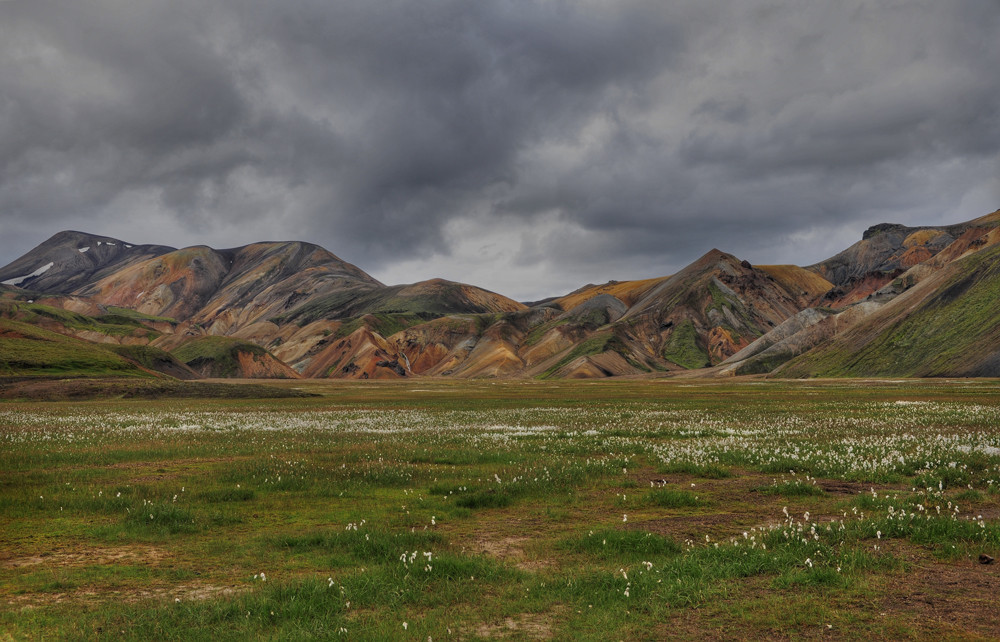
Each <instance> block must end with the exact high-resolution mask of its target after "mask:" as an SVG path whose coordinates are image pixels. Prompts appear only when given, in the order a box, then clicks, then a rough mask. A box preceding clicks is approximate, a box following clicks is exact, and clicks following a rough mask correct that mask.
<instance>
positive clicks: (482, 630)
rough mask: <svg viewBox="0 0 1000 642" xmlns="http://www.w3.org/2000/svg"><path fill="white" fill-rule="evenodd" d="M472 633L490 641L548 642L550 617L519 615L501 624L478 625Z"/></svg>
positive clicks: (535, 614)
mask: <svg viewBox="0 0 1000 642" xmlns="http://www.w3.org/2000/svg"><path fill="white" fill-rule="evenodd" d="M474 632H475V634H476V636H478V637H481V638H490V639H501V640H502V639H507V638H515V639H518V640H550V639H552V637H553V631H552V615H551V614H548V613H520V614H518V615H515V616H512V617H506V618H504V619H503V621H501V622H487V623H484V624H480V625H479V626H477V627H476V628H475V630H474Z"/></svg>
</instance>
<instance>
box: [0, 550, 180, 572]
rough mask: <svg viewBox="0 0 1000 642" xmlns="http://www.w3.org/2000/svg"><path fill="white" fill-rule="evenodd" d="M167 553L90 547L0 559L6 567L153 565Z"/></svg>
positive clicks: (164, 557) (0, 562) (162, 551)
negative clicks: (127, 563)
mask: <svg viewBox="0 0 1000 642" xmlns="http://www.w3.org/2000/svg"><path fill="white" fill-rule="evenodd" d="M169 555H170V554H169V553H167V552H166V551H164V550H163V549H159V548H155V547H151V546H150V547H136V548H90V549H87V550H84V551H55V552H52V553H42V554H41V555H25V556H22V557H13V558H8V559H4V560H2V561H0V564H2V565H3V566H4V567H6V568H23V567H30V566H44V567H54V568H61V567H66V566H93V565H98V564H120V563H124V562H142V563H144V564H148V565H155V564H157V563H159V562H160V561H161V560H163V559H166V558H167V557H169Z"/></svg>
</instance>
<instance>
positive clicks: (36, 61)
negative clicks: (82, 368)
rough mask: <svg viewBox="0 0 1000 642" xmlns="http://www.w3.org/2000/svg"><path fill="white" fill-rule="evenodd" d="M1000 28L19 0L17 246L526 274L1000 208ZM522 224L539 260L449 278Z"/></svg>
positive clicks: (602, 270)
mask: <svg viewBox="0 0 1000 642" xmlns="http://www.w3.org/2000/svg"><path fill="white" fill-rule="evenodd" d="M997 33H1000V4H998V3H997V2H996V0H956V1H952V2H931V1H927V2H919V1H908V2H900V1H893V0H884V1H873V2H837V3H798V2H765V1H760V0H748V1H746V2H740V3H729V2H706V1H704V0H698V1H695V0H690V1H687V2H683V1H682V2H671V3H663V2H660V1H641V0H622V1H619V2H614V3H607V2H597V1H592V2H561V1H558V0H535V1H513V0H510V1H507V2H504V1H497V2H458V1H448V0H441V1H438V2H390V1H387V0H377V1H372V2H330V1H328V0H324V1H319V0H288V1H285V2H280V3H275V2H247V1H242V0H241V1H239V2H237V1H236V0H231V1H230V0H216V1H214V2H204V0H202V1H191V0H175V1H172V2H163V1H162V0H161V1H157V2H151V1H143V0H131V1H129V2H122V1H119V0H103V1H101V0H72V1H70V0H67V1H65V2H50V1H47V0H8V1H4V2H0V168H2V169H0V261H2V262H6V261H8V260H10V259H12V258H14V256H15V255H16V254H18V253H19V252H21V251H24V250H26V249H27V248H28V247H30V246H31V245H32V244H34V243H37V242H39V241H41V240H42V239H43V238H45V237H46V236H48V235H49V234H51V233H53V232H55V231H57V230H58V229H64V228H75V229H85V230H93V231H98V232H102V233H107V234H117V235H119V236H123V237H127V238H129V239H132V240H135V241H137V242H167V243H172V244H176V245H184V244H190V243H197V242H204V243H210V244H213V245H216V246H225V245H235V244H238V243H244V242H249V241H253V240H260V239H264V238H286V239H290V238H295V239H306V240H311V241H315V242H318V243H321V244H323V245H325V246H327V247H328V248H329V249H331V250H333V251H334V252H336V253H338V254H340V255H342V256H343V257H344V258H347V259H349V260H352V261H354V262H356V263H358V264H359V265H360V266H361V267H363V268H364V269H366V270H369V271H372V272H374V273H376V275H378V274H379V271H380V270H383V271H386V272H387V273H392V269H393V266H398V265H401V264H403V263H404V262H405V263H406V265H407V266H409V267H408V268H407V270H408V272H413V271H414V270H416V271H417V272H419V271H420V269H421V268H420V266H421V265H423V266H424V268H423V269H427V270H431V269H435V270H438V271H442V270H443V271H444V272H445V273H444V274H442V276H447V277H450V278H462V279H464V280H469V281H474V282H477V283H479V284H482V285H485V286H487V287H492V288H494V289H499V290H501V291H504V292H505V293H508V294H511V295H514V296H522V297H525V298H528V297H533V296H541V295H544V294H552V293H555V291H558V288H561V287H565V286H568V285H571V284H572V287H576V285H579V284H580V282H582V281H586V280H598V279H607V278H629V277H641V276H652V275H655V274H662V273H666V272H669V271H671V270H673V269H676V268H678V267H680V266H681V265H683V264H684V263H686V262H687V261H690V260H692V259H693V258H695V257H696V256H697V255H699V254H701V253H702V252H704V251H706V250H708V249H709V248H711V247H720V248H721V249H725V250H728V251H732V252H735V253H737V254H741V255H745V256H747V257H748V258H751V260H774V261H797V262H810V261H812V260H817V259H820V258H823V252H825V251H833V250H836V249H840V248H839V247H836V243H840V242H842V241H848V242H849V241H851V240H853V239H854V238H856V236H857V234H858V233H859V232H860V230H861V229H864V227H866V226H867V225H870V224H872V223H875V222H880V221H883V220H893V221H897V222H906V223H912V224H919V223H935V222H944V221H952V220H957V218H959V217H966V218H968V217H971V216H976V215H980V214H984V213H986V212H987V211H990V210H992V209H995V208H996V207H1000V182H998V176H1000V166H998V150H1000V81H998V80H997V77H998V76H997V74H996V72H995V70H996V69H997V68H1000V39H998V38H997V37H996V34H997ZM497 221H502V222H503V225H504V226H508V227H510V228H512V229H523V230H526V231H527V234H526V235H522V236H521V238H523V239H528V240H525V241H524V242H522V243H521V244H520V245H519V246H518V247H516V248H511V252H509V253H506V254H505V255H504V256H506V257H507V259H506V260H508V261H509V262H510V265H507V266H505V265H498V266H482V267H481V268H477V267H476V266H475V265H474V263H473V264H472V265H471V267H470V266H469V265H467V266H466V267H464V268H462V270H461V271H462V272H464V273H461V274H454V273H452V274H449V273H447V271H448V267H447V266H448V261H447V259H448V257H449V256H451V255H453V254H455V253H456V252H457V249H456V248H457V247H458V246H459V245H462V244H463V243H466V244H468V243H471V242H472V241H473V240H474V239H464V238H462V237H461V234H463V233H464V234H475V233H476V231H477V230H486V229H493V230H495V229H496V223H497ZM532 226H538V229H539V230H542V229H544V233H542V232H540V233H539V234H538V235H537V238H534V239H532V238H531V233H530V230H531V227H532ZM799 238H802V239H813V240H814V241H815V240H817V239H818V240H819V241H818V246H813V247H798V246H797V245H796V243H795V242H794V239H799ZM560 239H567V241H566V242H560ZM824 239H825V241H826V242H827V243H828V244H829V245H830V247H825V246H823V242H822V241H823V240H824ZM570 240H575V241H576V242H569V241H570ZM488 241H489V239H483V243H484V244H486V243H488ZM543 241H544V242H543ZM803 245H804V244H803ZM817 252H818V253H819V254H817ZM421 261H423V262H424V263H421ZM515 264H516V267H517V268H519V269H531V268H532V266H537V267H538V269H537V270H536V273H538V276H537V278H536V279H535V280H534V282H533V283H531V284H530V285H524V286H519V285H518V284H517V283H514V282H505V281H504V280H503V279H502V277H501V276H498V274H499V273H503V272H504V268H505V267H511V268H513V267H515ZM543 268H544V269H543ZM477 270H478V271H477ZM611 270H615V272H611ZM620 270H625V271H626V273H621V272H619V271H620ZM515 272H516V270H513V269H512V270H511V271H510V273H511V274H514V273H515ZM414 276H415V277H416V278H423V277H428V276H432V274H430V273H427V274H415V275H414ZM476 278H479V279H480V280H479V281H476ZM519 278H520V277H519ZM483 279H485V281H484V280H483ZM490 279H492V281H491V280H490ZM547 288H556V290H554V291H553V290H547Z"/></svg>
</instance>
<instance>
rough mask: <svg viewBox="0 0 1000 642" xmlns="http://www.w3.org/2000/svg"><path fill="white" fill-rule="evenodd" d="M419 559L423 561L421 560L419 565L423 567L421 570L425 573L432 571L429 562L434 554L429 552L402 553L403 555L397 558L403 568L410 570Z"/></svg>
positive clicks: (432, 568)
mask: <svg viewBox="0 0 1000 642" xmlns="http://www.w3.org/2000/svg"><path fill="white" fill-rule="evenodd" d="M420 557H423V560H421V561H420V563H421V564H423V565H424V569H423V570H424V572H425V573H430V572H431V571H432V570H434V567H433V566H432V565H431V560H432V559H433V557H434V553H432V552H431V551H424V552H423V553H421V552H420V551H413V552H407V551H404V552H403V554H402V555H400V556H399V560H400V561H401V562H402V563H403V566H404V567H405V568H410V567H412V566H414V565H415V564H416V563H417V560H418V558H420Z"/></svg>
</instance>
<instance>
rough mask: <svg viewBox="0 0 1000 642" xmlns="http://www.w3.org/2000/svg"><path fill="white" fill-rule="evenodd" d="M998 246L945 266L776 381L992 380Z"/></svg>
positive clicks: (999, 354) (998, 327)
mask: <svg viewBox="0 0 1000 642" xmlns="http://www.w3.org/2000/svg"><path fill="white" fill-rule="evenodd" d="M998 302H1000V246H994V247H991V248H986V249H984V250H982V251H980V252H976V253H974V254H972V255H969V256H965V257H963V258H960V259H957V260H955V261H953V262H952V263H950V264H949V265H948V266H946V267H945V268H943V269H941V270H940V271H939V272H937V273H936V274H934V275H932V276H930V277H928V278H926V279H924V280H923V281H921V282H920V283H917V284H916V285H914V286H913V287H912V288H910V289H909V290H907V291H905V292H903V293H902V294H900V295H899V296H898V297H896V298H895V299H893V301H892V302H890V303H888V304H886V305H884V306H883V307H882V308H881V309H880V310H878V311H877V312H875V313H873V314H871V315H869V316H867V317H866V318H864V319H863V320H861V321H860V322H859V323H857V324H856V325H855V326H853V327H851V328H850V329H849V330H847V331H845V332H843V333H841V334H839V335H838V336H836V337H835V338H833V339H832V340H831V341H829V342H825V343H823V344H822V345H819V346H817V347H816V348H814V349H812V350H810V351H809V352H806V353H805V354H802V355H801V356H798V357H796V358H795V359H792V360H791V361H790V362H789V363H788V364H787V365H786V366H784V367H782V368H780V369H779V370H778V372H779V373H780V374H781V375H783V376H791V377H800V376H918V377H936V376H992V377H995V376H1000V304H998Z"/></svg>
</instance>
